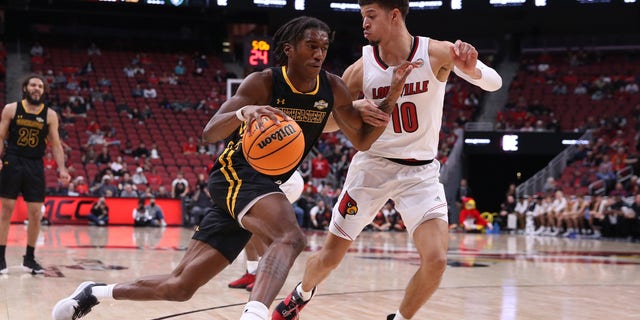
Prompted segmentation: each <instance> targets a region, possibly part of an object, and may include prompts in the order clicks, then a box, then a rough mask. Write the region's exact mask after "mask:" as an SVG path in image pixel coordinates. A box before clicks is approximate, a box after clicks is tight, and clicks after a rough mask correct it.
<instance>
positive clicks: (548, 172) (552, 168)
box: [516, 130, 593, 197]
mask: <svg viewBox="0 0 640 320" xmlns="http://www.w3.org/2000/svg"><path fill="white" fill-rule="evenodd" d="M592 137H593V132H592V131H591V130H589V131H587V132H585V133H584V134H583V135H582V136H581V137H580V139H579V140H587V141H590V140H591V138H592ZM577 149H578V147H577V146H576V145H571V146H569V147H568V148H566V149H565V150H563V151H562V152H560V153H559V154H558V155H557V156H555V158H553V159H552V160H551V161H549V164H548V165H547V166H546V167H544V168H543V169H541V170H540V171H538V172H536V174H534V175H533V176H532V177H531V178H529V179H527V180H526V181H525V182H523V183H521V184H520V185H519V186H517V187H516V195H517V196H518V197H520V196H523V195H526V194H529V195H531V194H535V193H537V192H542V190H543V187H544V184H545V182H546V181H547V178H549V177H553V178H557V177H559V176H560V175H561V174H562V171H563V170H564V169H565V168H566V167H567V161H568V160H569V159H571V157H573V155H574V154H575V153H576V151H577Z"/></svg>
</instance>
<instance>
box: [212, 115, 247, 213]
mask: <svg viewBox="0 0 640 320" xmlns="http://www.w3.org/2000/svg"><path fill="white" fill-rule="evenodd" d="M246 128H247V123H246V122H243V123H242V125H240V129H239V131H238V134H239V136H240V137H242V136H243V135H244V132H245V130H246ZM240 141H242V138H240ZM239 146H240V143H237V144H236V142H235V141H231V142H229V144H228V145H227V147H226V148H225V149H224V151H223V152H222V154H221V155H220V157H219V158H218V160H219V161H220V164H221V165H222V167H221V168H220V172H222V174H223V175H224V178H225V179H226V180H227V182H229V188H228V191H227V209H229V212H230V213H231V216H232V217H234V218H235V206H236V200H237V198H238V192H240V187H241V186H242V179H240V178H239V177H238V173H237V172H236V170H235V169H234V168H233V161H232V159H231V157H232V156H233V154H234V153H235V152H236V151H237V150H238V147H239Z"/></svg>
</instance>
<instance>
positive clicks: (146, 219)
mask: <svg viewBox="0 0 640 320" xmlns="http://www.w3.org/2000/svg"><path fill="white" fill-rule="evenodd" d="M132 215H133V225H134V226H135V227H146V226H149V225H151V222H152V218H151V215H149V210H147V207H146V206H145V205H144V199H143V198H140V199H139V200H138V206H137V207H136V208H135V209H133V214H132Z"/></svg>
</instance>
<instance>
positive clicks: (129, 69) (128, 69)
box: [122, 65, 136, 78]
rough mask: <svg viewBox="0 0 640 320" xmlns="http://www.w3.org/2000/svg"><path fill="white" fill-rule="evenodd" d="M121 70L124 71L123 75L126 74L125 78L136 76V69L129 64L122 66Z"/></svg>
mask: <svg viewBox="0 0 640 320" xmlns="http://www.w3.org/2000/svg"><path fill="white" fill-rule="evenodd" d="M122 71H123V72H124V74H125V76H127V78H133V77H135V76H136V69H135V68H134V67H133V66H131V65H128V66H126V67H124V69H122Z"/></svg>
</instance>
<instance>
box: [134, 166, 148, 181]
mask: <svg viewBox="0 0 640 320" xmlns="http://www.w3.org/2000/svg"><path fill="white" fill-rule="evenodd" d="M131 179H132V180H133V183H134V184H135V185H139V184H145V185H146V184H149V181H148V180H147V177H146V176H145V174H144V169H143V168H142V167H138V168H136V173H134V174H133V176H132V177H131Z"/></svg>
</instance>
